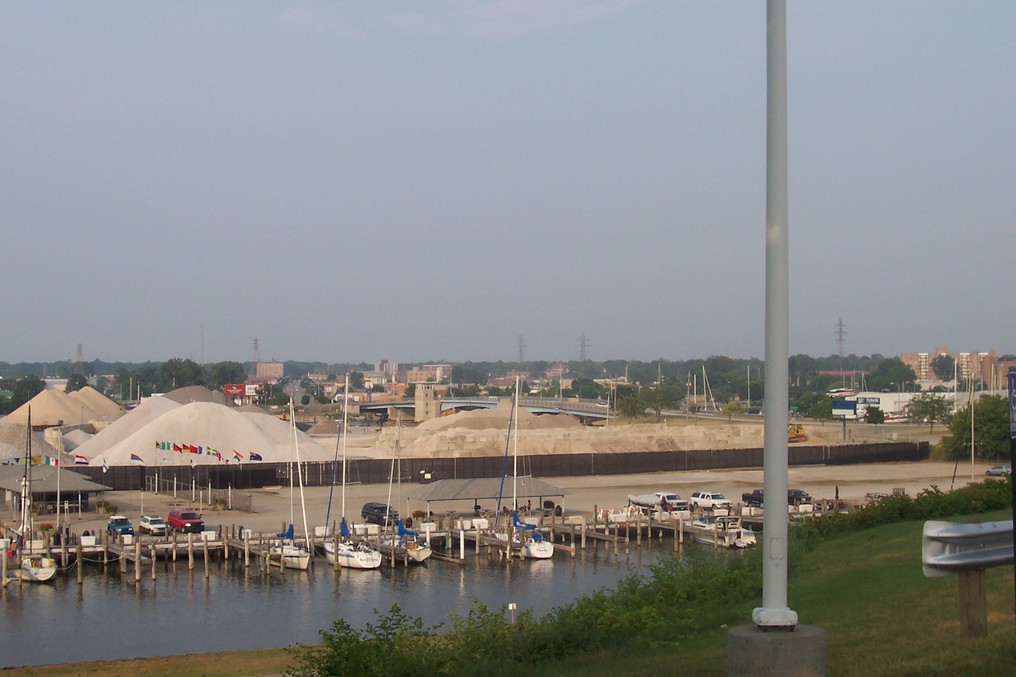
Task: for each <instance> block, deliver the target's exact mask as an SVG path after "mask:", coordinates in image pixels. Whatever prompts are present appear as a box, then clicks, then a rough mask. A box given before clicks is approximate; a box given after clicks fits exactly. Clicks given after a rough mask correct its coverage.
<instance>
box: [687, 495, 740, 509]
mask: <svg viewBox="0 0 1016 677" xmlns="http://www.w3.org/2000/svg"><path fill="white" fill-rule="evenodd" d="M690 502H691V507H692V508H695V509H698V508H702V509H703V510H715V509H716V508H726V509H727V510H730V509H731V508H732V507H734V504H733V503H731V502H730V499H728V498H727V497H726V496H724V495H723V494H721V493H720V492H718V491H693V492H691V501H690Z"/></svg>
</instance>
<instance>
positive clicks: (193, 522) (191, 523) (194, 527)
mask: <svg viewBox="0 0 1016 677" xmlns="http://www.w3.org/2000/svg"><path fill="white" fill-rule="evenodd" d="M166 522H168V523H169V528H170V529H172V530H173V531H183V532H184V533H188V532H189V533H192V534H199V533H201V532H202V531H204V529H205V522H204V520H202V519H201V515H199V514H197V513H196V512H194V511H193V510H170V511H169V519H167V520H166Z"/></svg>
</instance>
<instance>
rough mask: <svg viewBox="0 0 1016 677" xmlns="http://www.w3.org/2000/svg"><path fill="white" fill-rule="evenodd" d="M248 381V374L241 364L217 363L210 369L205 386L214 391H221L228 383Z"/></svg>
mask: <svg viewBox="0 0 1016 677" xmlns="http://www.w3.org/2000/svg"><path fill="white" fill-rule="evenodd" d="M246 380H247V374H246V372H244V369H243V365H242V364H240V363H239V362H216V363H215V364H213V365H212V366H211V367H209V368H208V374H207V376H206V378H205V385H207V386H208V387H209V388H211V389H213V390H221V389H222V386H224V385H225V384H227V383H243V382H244V381H246Z"/></svg>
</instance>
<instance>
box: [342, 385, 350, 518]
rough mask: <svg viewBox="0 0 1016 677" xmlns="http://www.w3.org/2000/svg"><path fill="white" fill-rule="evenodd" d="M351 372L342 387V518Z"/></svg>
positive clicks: (344, 501)
mask: <svg viewBox="0 0 1016 677" xmlns="http://www.w3.org/2000/svg"><path fill="white" fill-rule="evenodd" d="M348 412H349V372H348V371H347V372H346V384H345V385H344V386H343V387H342V513H341V515H342V519H346V433H347V432H348V430H349V428H348V427H347V425H346V423H347V422H348V420H349V413H348Z"/></svg>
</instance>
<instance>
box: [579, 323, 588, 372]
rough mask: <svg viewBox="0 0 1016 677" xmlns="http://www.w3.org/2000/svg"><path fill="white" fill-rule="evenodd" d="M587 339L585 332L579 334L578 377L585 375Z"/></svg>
mask: <svg viewBox="0 0 1016 677" xmlns="http://www.w3.org/2000/svg"><path fill="white" fill-rule="evenodd" d="M588 349H589V341H587V340H586V332H582V335H581V336H579V378H585V377H586V360H587V359H588V358H589V356H588Z"/></svg>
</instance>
